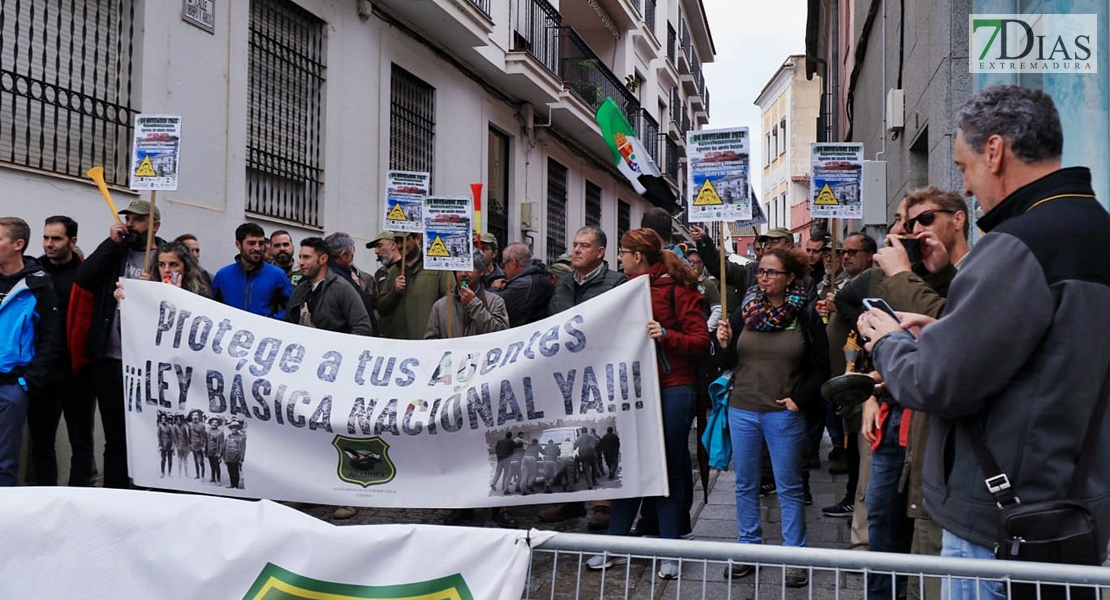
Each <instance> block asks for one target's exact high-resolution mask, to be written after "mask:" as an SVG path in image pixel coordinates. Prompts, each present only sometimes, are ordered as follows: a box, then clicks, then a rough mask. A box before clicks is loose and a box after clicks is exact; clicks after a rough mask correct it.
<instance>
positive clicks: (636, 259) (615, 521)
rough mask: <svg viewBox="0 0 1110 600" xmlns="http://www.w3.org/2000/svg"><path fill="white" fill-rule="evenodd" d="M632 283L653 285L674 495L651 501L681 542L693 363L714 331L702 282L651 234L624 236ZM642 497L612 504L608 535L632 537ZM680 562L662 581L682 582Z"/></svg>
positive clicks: (605, 562) (651, 327)
mask: <svg viewBox="0 0 1110 600" xmlns="http://www.w3.org/2000/svg"><path fill="white" fill-rule="evenodd" d="M617 255H618V257H619V258H620V261H621V266H622V267H623V268H624V273H625V275H626V276H627V277H628V278H629V279H633V278H635V277H641V276H647V277H648V278H650V284H651V313H652V318H651V320H650V321H648V322H647V334H648V336H649V337H651V339H653V340H655V344H656V351H657V352H656V357H657V360H658V363H659V387H660V399H661V404H662V411H663V448H664V453H665V455H666V458H667V480H668V482H669V484H670V495H669V496H666V497H659V498H650V499H647V500H649V501H654V502H655V503H656V509H657V511H658V513H659V537H661V538H669V539H678V536H679V530H680V528H681V527H682V525H683V522H684V521H685V520H686V518H687V515H686V514H685V513H686V500H685V499H686V496H687V494H689V493H690V490H689V489H687V486H688V485H689V483H688V478H689V474H690V469H691V466H690V451H689V448H688V440H689V437H690V424H691V423H692V422H693V419H694V408H695V399H696V392H695V389H694V384H695V382H696V378H697V374H696V372H695V364H694V361H693V359H694V358H696V357H697V356H699V355H704V354H706V353H707V352H709V344H710V340H709V337H710V336H709V329H708V328H707V327H706V325H705V312H704V309H703V301H702V297H701V294H699V293H698V290H697V284H698V277H697V275H695V274H694V271H693V269H691V268H690V266H689V265H687V264H686V263H685V262H684V261H683V260H682V259H681V258H679V257H678V255H676V254H675V253H674V252H672V251H670V250H664V249H663V240H662V239H661V238H660V237H659V234H657V233H655V232H654V231H652V230H650V229H636V230H633V231H629V232H627V233H625V234H624V235H623V236H621V244H620V249H619V250H617ZM644 500H645V499H643V498H625V499H620V500H613V506H612V509H611V511H612V512H611V515H610V518H609V535H628V534H629V532H630V531H631V530H632V521H633V519H635V518H636V513H637V512H638V511H639V508H640V504H641V503H642V501H644ZM625 561H626V559H624V558H622V557H620V556H614V555H609V554H604V555H600V556H594V557H593V558H591V559H590V560H589V562H588V563H587V565H588V566H589V567H590V568H591V569H601V568H608V567H610V566H613V565H615V564H620V563H623V562H625ZM678 571H679V569H678V561H677V560H664V561H662V563H661V564H660V569H659V577H661V578H663V579H674V578H676V577H678Z"/></svg>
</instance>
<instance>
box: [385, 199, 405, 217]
mask: <svg viewBox="0 0 1110 600" xmlns="http://www.w3.org/2000/svg"><path fill="white" fill-rule="evenodd" d="M386 218H387V219H389V220H390V221H407V220H408V217H406V216H405V211H403V210H401V203H399V202H398V203H397V204H394V205H393V208H392V209H391V210H390V211H389V214H388V215H386Z"/></svg>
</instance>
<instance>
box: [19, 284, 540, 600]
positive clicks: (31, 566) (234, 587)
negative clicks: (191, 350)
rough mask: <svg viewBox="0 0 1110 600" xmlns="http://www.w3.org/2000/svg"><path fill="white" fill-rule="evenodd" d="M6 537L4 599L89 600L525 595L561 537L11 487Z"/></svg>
mask: <svg viewBox="0 0 1110 600" xmlns="http://www.w3.org/2000/svg"><path fill="white" fill-rule="evenodd" d="M167 287H168V286H167ZM0 530H3V532H4V540H5V544H6V546H7V547H8V548H9V549H11V550H13V551H11V552H6V553H5V556H4V559H3V560H0V598H81V599H82V600H117V599H119V598H158V599H159V600H193V599H197V598H221V599H225V600H238V599H242V600H277V599H281V600H297V599H305V600H308V599H314V600H321V599H331V600H362V599H374V598H390V599H392V600H418V599H429V598H443V599H445V600H446V599H452V600H477V599H483V600H484V599H491V600H519V599H520V598H521V597H523V594H524V584H525V581H526V580H527V576H528V564H529V561H530V558H531V547H530V546H531V545H534V544H538V543H542V542H544V541H545V540H547V539H549V538H550V537H551V536H552V535H553V534H552V533H551V532H544V531H536V530H533V531H531V532H525V531H518V530H509V529H489V528H464V527H440V526H434V525H355V526H348V527H335V526H334V525H331V524H329V523H326V522H324V521H320V520H318V519H315V518H313V517H311V516H308V515H306V514H303V513H301V512H300V511H297V510H293V509H291V508H287V507H285V506H282V505H280V504H276V503H273V502H239V501H235V500H230V499H227V498H215V497H209V496H198V495H191V494H165V493H158V492H140V491H132V490H108V489H99V488H97V489H93V488H64V487H24V488H6V489H5V490H4V492H3V493H0ZM45 532H49V535H46V534H45ZM16 548H18V551H14V550H15V549H16ZM432 557H434V558H432Z"/></svg>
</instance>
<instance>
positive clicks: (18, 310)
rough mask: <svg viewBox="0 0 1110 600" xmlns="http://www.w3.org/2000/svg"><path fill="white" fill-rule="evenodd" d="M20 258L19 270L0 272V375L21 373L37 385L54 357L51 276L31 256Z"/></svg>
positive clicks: (55, 334)
mask: <svg viewBox="0 0 1110 600" xmlns="http://www.w3.org/2000/svg"><path fill="white" fill-rule="evenodd" d="M23 260H24V265H25V266H24V267H23V269H22V270H21V271H19V272H18V273H14V274H12V275H8V276H0V290H3V291H4V292H5V295H4V296H3V300H2V301H0V376H8V377H10V376H22V377H24V378H25V381H26V383H27V385H28V387H29V388H31V389H36V388H42V387H43V386H44V385H45V384H46V382H47V379H48V378H49V374H50V371H51V370H52V369H53V367H54V361H55V360H56V359H57V355H58V342H59V335H60V333H59V321H58V310H57V301H56V295H55V293H54V286H53V285H52V284H51V283H50V276H49V275H47V274H46V272H45V271H43V270H42V267H41V266H40V265H39V264H38V262H36V261H35V260H34V259H33V258H30V257H24V259H23ZM5 383H7V382H5Z"/></svg>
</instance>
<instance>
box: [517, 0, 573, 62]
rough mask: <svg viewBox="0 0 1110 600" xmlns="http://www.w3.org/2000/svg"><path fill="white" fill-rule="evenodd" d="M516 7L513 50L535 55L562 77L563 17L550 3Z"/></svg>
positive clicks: (531, 1) (532, 1)
mask: <svg viewBox="0 0 1110 600" xmlns="http://www.w3.org/2000/svg"><path fill="white" fill-rule="evenodd" d="M513 6H514V7H515V12H516V14H514V15H513V50H517V51H521V52H527V53H529V54H531V55H532V56H533V57H534V58H535V59H536V60H537V61H539V62H540V64H542V65H543V66H544V67H546V68H547V70H548V71H551V73H552V74H554V75H559V57H560V52H559V47H560V45H561V42H562V34H561V26H562V22H563V16H562V15H561V14H559V11H558V10H555V7H553V6H551V4H549V3H548V2H547V0H518V1H517V2H514V4H513Z"/></svg>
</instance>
